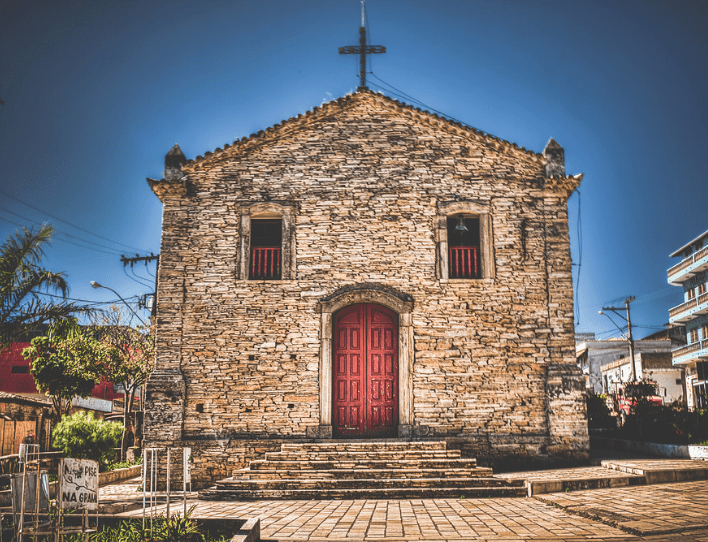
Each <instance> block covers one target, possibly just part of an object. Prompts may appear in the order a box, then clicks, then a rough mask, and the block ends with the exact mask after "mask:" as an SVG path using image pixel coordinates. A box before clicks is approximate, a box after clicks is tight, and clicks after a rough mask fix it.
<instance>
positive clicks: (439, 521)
mask: <svg viewBox="0 0 708 542" xmlns="http://www.w3.org/2000/svg"><path fill="white" fill-rule="evenodd" d="M622 462H623V464H624V463H627V464H628V465H629V464H630V463H631V464H632V466H634V467H637V468H639V467H641V468H642V469H643V470H645V471H648V470H652V469H655V470H657V469H658V470H666V469H669V468H675V469H677V470H685V469H688V468H695V466H696V465H692V464H691V463H694V462H690V461H686V460H646V461H645V460H632V461H631V462H630V461H626V462H625V461H624V460H623V461H622ZM672 465H673V467H672ZM702 465H704V466H705V465H706V463H702ZM698 466H701V465H698ZM619 474H622V473H621V472H620V471H617V470H610V469H602V468H601V467H582V468H578V469H556V470H547V471H534V472H521V473H504V474H503V475H501V476H508V477H513V478H524V479H527V480H533V479H536V480H552V479H553V477H554V476H556V477H557V476H561V477H562V478H563V479H579V480H582V479H584V478H583V476H585V477H590V478H596V477H598V476H602V475H605V476H616V475H619ZM139 484H140V482H139V480H138V479H134V480H131V481H129V482H127V483H123V484H116V485H113V486H106V487H103V488H101V500H102V501H104V500H105V501H113V502H117V501H124V502H129V501H131V500H132V501H134V502H138V501H139V502H140V503H141V502H142V493H140V492H139V491H138V486H139ZM189 505H190V506H191V505H195V506H196V507H195V510H194V517H198V518H199V517H204V518H220V517H223V518H251V517H260V520H261V536H262V539H263V540H277V541H281V542H304V541H310V542H344V541H348V542H356V541H360V542H361V541H366V542H369V541H372V542H373V541H384V540H385V541H393V542H402V541H422V540H430V541H442V540H470V541H471V540H479V541H482V542H511V541H514V540H528V541H534V542H545V541H549V542H550V541H555V542H580V541H588V540H595V541H596V540H609V541H613V542H625V541H648V542H664V541H676V542H688V541H696V542H708V516H707V515H706V513H705V511H706V510H707V509H708V480H696V481H687V482H680V483H663V484H653V485H641V486H631V487H611V488H606V489H593V490H587V491H570V492H562V493H550V494H546V495H538V496H535V497H533V498H492V499H402V500H363V499H362V500H262V501H253V502H235V501H198V500H197V499H196V494H191V495H190V496H189ZM181 506H182V504H181V501H178V500H177V499H176V498H175V500H174V501H173V504H172V507H173V508H172V509H173V510H181ZM158 511H163V512H164V506H163V505H161V506H159V507H158ZM141 514H142V511H141V510H132V511H129V512H125V513H124V514H122V515H132V516H137V515H141Z"/></svg>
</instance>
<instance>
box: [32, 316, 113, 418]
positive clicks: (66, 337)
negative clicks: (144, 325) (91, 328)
mask: <svg viewBox="0 0 708 542" xmlns="http://www.w3.org/2000/svg"><path fill="white" fill-rule="evenodd" d="M22 355H23V356H24V357H25V358H26V359H29V360H30V361H31V362H32V366H31V369H30V372H31V373H32V376H33V377H34V380H35V383H36V385H37V390H38V391H40V392H42V393H46V394H47V395H49V396H50V397H51V399H52V403H53V405H54V412H55V414H56V418H57V420H60V419H61V418H62V416H64V415H66V414H68V413H69V410H70V408H71V400H72V399H73V398H74V397H76V396H79V397H88V396H89V395H90V394H91V391H92V390H93V387H94V386H95V385H96V384H97V383H98V382H99V381H100V380H101V376H102V375H103V373H104V372H105V367H110V366H112V365H113V364H114V358H116V357H117V356H118V352H117V351H116V350H115V349H113V348H110V347H108V346H106V345H105V344H104V343H102V342H100V341H99V340H97V339H95V338H94V337H93V336H92V335H90V334H87V333H85V332H84V331H83V330H82V329H81V328H80V327H79V326H78V324H77V322H76V319H75V318H72V317H69V318H64V319H60V320H58V321H56V322H54V323H53V324H52V325H51V326H49V334H48V335H46V336H42V337H35V338H34V339H32V343H31V346H28V347H27V348H25V349H24V350H23V351H22Z"/></svg>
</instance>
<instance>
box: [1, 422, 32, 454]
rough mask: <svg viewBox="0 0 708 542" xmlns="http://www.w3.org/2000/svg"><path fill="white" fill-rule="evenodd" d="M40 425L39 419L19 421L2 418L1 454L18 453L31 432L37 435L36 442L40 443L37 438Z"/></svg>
mask: <svg viewBox="0 0 708 542" xmlns="http://www.w3.org/2000/svg"><path fill="white" fill-rule="evenodd" d="M38 425H39V422H37V421H26V422H18V421H16V420H5V419H3V418H0V455H11V454H16V453H18V452H19V451H20V444H22V440H23V439H24V438H25V437H26V436H27V435H28V434H30V433H31V434H33V435H34V436H35V441H34V442H35V444H39V442H38V440H37V438H38V437H37V429H38V428H37V426H38Z"/></svg>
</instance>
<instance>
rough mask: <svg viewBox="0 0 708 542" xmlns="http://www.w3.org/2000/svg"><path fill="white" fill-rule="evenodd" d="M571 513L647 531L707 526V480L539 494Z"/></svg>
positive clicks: (642, 532) (628, 528)
mask: <svg viewBox="0 0 708 542" xmlns="http://www.w3.org/2000/svg"><path fill="white" fill-rule="evenodd" d="M535 499H537V500H539V501H541V502H545V503H548V504H552V505H554V506H558V507H561V508H563V509H564V510H566V511H568V512H570V513H576V514H582V515H585V516H587V517H590V518H593V519H596V520H599V521H604V522H606V523H612V524H615V525H617V526H618V527H621V528H622V529H625V530H627V531H631V532H635V533H637V534H642V535H648V534H658V533H672V532H677V531H684V532H689V531H691V530H700V529H708V515H707V514H706V510H708V481H706V480H698V481H693V482H680V483H674V484H656V485H649V486H636V487H621V488H611V489H594V490H592V491H575V492H570V493H551V494H548V495H538V496H536V497H535Z"/></svg>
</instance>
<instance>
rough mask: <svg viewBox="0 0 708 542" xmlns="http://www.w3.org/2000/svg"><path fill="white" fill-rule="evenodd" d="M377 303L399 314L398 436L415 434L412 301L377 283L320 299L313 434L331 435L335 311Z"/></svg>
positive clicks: (318, 307)
mask: <svg viewBox="0 0 708 542" xmlns="http://www.w3.org/2000/svg"><path fill="white" fill-rule="evenodd" d="M359 303H375V304H377V305H382V306H384V307H386V308H388V309H391V310H392V311H393V312H395V313H396V314H397V315H398V436H399V437H401V438H410V437H412V436H413V362H414V359H415V350H414V345H413V301H412V300H404V299H401V298H400V297H398V296H397V295H394V294H393V293H390V292H387V291H385V290H381V289H378V288H374V287H366V286H362V287H359V288H355V289H347V291H344V292H341V293H339V294H335V295H334V296H332V297H329V298H327V299H326V300H322V301H320V302H318V305H317V310H318V312H319V313H320V364H319V400H320V405H319V406H320V409H319V418H320V419H319V426H314V427H308V428H307V436H308V437H310V438H332V407H333V405H332V373H333V368H332V364H333V363H334V361H333V359H332V353H333V350H332V332H333V317H334V314H335V313H336V312H337V311H339V310H341V309H343V308H345V307H349V306H350V305H357V304H359Z"/></svg>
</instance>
